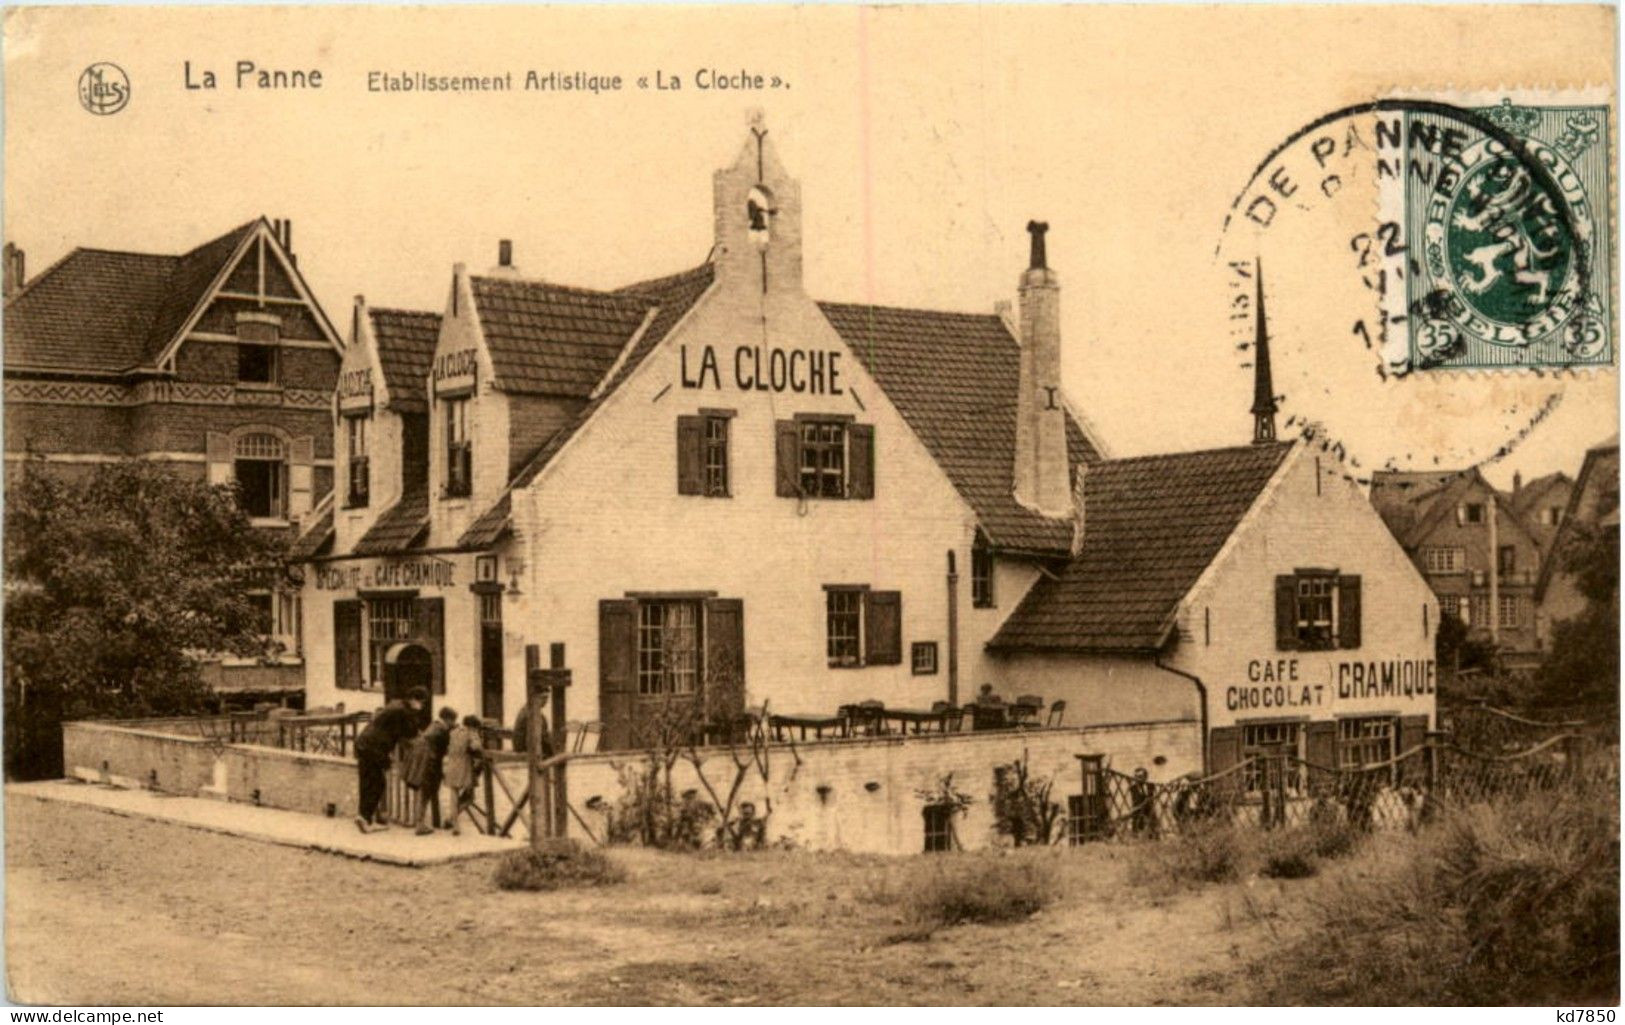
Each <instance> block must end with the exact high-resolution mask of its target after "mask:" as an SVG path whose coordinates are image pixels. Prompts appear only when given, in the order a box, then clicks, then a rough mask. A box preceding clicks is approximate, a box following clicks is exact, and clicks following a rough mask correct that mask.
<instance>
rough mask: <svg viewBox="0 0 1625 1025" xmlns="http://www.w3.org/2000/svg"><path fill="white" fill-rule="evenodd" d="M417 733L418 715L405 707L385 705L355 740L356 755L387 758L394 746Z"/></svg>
mask: <svg viewBox="0 0 1625 1025" xmlns="http://www.w3.org/2000/svg"><path fill="white" fill-rule="evenodd" d="M417 732H418V713H417V712H414V711H413V710H412V709H410V708H408V707H406V706H405V705H385V706H384V707H383V708H381V709H379V710H378V713H377V714H376V715H374V716H373V717H372V720H371V721H370V722H368V723H367V728H366V729H364V730H362V731H361V735H360V736H358V737H356V738H355V750H356V754H357V755H362V754H365V755H368V756H369V757H372V758H388V757H389V753H390V752H391V751H393V750H395V745H397V744H399V743H400V742H401V741H403V740H406V739H407V738H408V737H412V736H415V735H416V734H417Z"/></svg>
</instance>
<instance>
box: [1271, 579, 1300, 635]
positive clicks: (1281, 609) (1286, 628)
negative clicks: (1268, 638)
mask: <svg viewBox="0 0 1625 1025" xmlns="http://www.w3.org/2000/svg"><path fill="white" fill-rule="evenodd" d="M1275 647H1276V650H1278V651H1296V650H1297V649H1298V579H1297V578H1296V577H1294V576H1292V575H1290V574H1288V575H1285V576H1279V577H1276V578H1275Z"/></svg>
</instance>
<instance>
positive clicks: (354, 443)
mask: <svg viewBox="0 0 1625 1025" xmlns="http://www.w3.org/2000/svg"><path fill="white" fill-rule="evenodd" d="M367 419H368V418H367V417H364V416H347V417H345V418H344V437H345V445H346V449H345V450H346V452H347V454H348V455H349V461H350V494H349V501H348V503H347V504H348V505H349V506H350V507H351V508H355V509H359V508H362V507H364V506H365V505H366V504H367V494H368V491H369V490H370V487H369V486H370V484H371V475H370V471H369V470H368V459H367Z"/></svg>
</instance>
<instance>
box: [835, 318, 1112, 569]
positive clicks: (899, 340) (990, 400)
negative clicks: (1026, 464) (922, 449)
mask: <svg viewBox="0 0 1625 1025" xmlns="http://www.w3.org/2000/svg"><path fill="white" fill-rule="evenodd" d="M819 306H820V307H821V308H822V309H823V311H824V316H825V317H827V318H828V319H829V322H830V323H831V324H832V325H833V326H834V327H835V330H836V331H838V332H839V333H840V335H841V337H842V338H844V339H845V340H846V343H847V344H848V345H849V346H851V347H852V350H853V351H854V352H856V353H857V355H858V358H859V359H861V360H862V361H863V364H864V367H865V369H867V370H868V371H869V373H870V374H871V375H872V376H873V377H874V378H875V380H876V381H878V382H879V383H880V387H881V388H882V389H884V390H885V392H886V397H887V398H889V399H891V401H892V403H893V404H895V405H896V406H897V408H898V411H899V412H901V413H902V414H903V419H905V420H907V421H908V424H909V426H910V427H912V428H913V429H914V431H915V433H916V434H918V435H919V436H920V440H921V441H923V442H924V443H925V446H926V448H927V449H929V450H930V452H931V455H932V456H933V457H934V458H935V459H936V461H937V463H938V465H940V466H941V467H942V469H943V470H944V471H945V472H946V473H947V474H948V477H949V479H951V480H952V481H953V483H954V485H955V486H956V487H957V488H958V489H959V492H960V494H961V495H963V496H964V497H965V500H966V501H967V502H969V503H970V505H971V507H972V508H973V509H975V510H976V515H977V518H978V519H979V520H980V522H981V525H982V529H983V530H984V531H985V532H986V533H987V535H988V539H989V540H990V541H991V542H992V544H993V545H994V547H996V548H1005V549H1013V550H1018V551H1029V552H1048V553H1058V552H1065V551H1067V550H1068V547H1069V546H1070V544H1071V542H1072V521H1071V520H1070V519H1051V518H1049V517H1045V516H1040V515H1038V514H1037V513H1035V512H1033V511H1031V510H1029V509H1026V508H1024V507H1023V506H1021V505H1019V504H1017V502H1016V500H1015V498H1014V496H1013V494H1012V491H1013V487H1014V482H1013V476H1014V472H1015V445H1016V396H1017V392H1018V390H1019V385H1020V376H1021V364H1020V348H1019V347H1018V344H1017V342H1016V339H1015V338H1014V337H1012V336H1011V334H1010V331H1009V330H1008V329H1007V328H1006V327H1005V324H1004V320H1003V319H1002V318H1001V317H999V316H997V315H994V314H986V315H983V314H971V313H942V312H937V311H932V310H909V309H897V308H894V307H885V306H859V305H850V304H845V303H820V304H819ZM1067 450H1068V457H1069V462H1070V464H1071V465H1072V466H1076V465H1077V464H1078V463H1079V462H1090V463H1093V462H1095V461H1096V460H1098V459H1099V458H1100V456H1099V453H1097V452H1096V451H1095V450H1094V448H1093V447H1092V446H1091V445H1090V444H1089V442H1088V441H1087V439H1085V437H1084V434H1083V431H1082V430H1081V429H1080V428H1079V426H1078V424H1077V423H1076V422H1075V421H1074V420H1073V419H1072V417H1071V415H1070V414H1068V416H1067ZM1069 479H1070V478H1069Z"/></svg>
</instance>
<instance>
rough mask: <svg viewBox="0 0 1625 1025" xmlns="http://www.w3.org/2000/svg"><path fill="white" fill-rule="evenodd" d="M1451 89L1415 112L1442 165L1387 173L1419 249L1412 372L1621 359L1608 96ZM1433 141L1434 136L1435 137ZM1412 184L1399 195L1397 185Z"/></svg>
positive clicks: (1409, 267) (1409, 243)
mask: <svg viewBox="0 0 1625 1025" xmlns="http://www.w3.org/2000/svg"><path fill="white" fill-rule="evenodd" d="M1484 98H1485V97H1482V96H1474V97H1451V98H1450V99H1451V102H1452V104H1453V105H1454V106H1455V107H1456V108H1458V109H1457V110H1455V111H1449V112H1446V111H1442V110H1441V111H1435V110H1429V109H1407V110H1405V111H1404V112H1403V117H1404V120H1405V124H1404V129H1403V132H1404V137H1405V138H1407V139H1410V140H1412V141H1413V142H1416V143H1418V144H1419V145H1421V146H1423V147H1425V148H1426V149H1427V150H1429V151H1430V152H1431V153H1433V154H1434V155H1435V156H1436V158H1437V159H1436V160H1435V162H1434V165H1435V173H1434V174H1433V175H1432V176H1431V180H1429V176H1426V175H1422V174H1400V175H1395V176H1393V177H1391V178H1389V179H1386V180H1385V182H1384V185H1385V190H1384V191H1385V196H1384V206H1389V205H1391V204H1392V203H1394V202H1395V201H1396V200H1397V202H1398V204H1399V206H1400V209H1399V216H1398V217H1397V218H1395V219H1396V220H1397V221H1398V222H1399V224H1400V225H1401V226H1402V228H1403V240H1404V248H1405V251H1406V252H1407V253H1408V259H1407V260H1406V261H1405V263H1406V267H1405V273H1404V274H1403V279H1404V282H1403V284H1404V287H1403V289H1393V290H1392V292H1391V293H1390V295H1389V297H1388V298H1389V301H1390V303H1391V302H1392V301H1393V300H1395V299H1402V300H1403V302H1404V304H1405V308H1404V310H1403V311H1391V312H1392V313H1394V314H1401V313H1402V314H1403V317H1404V321H1403V322H1404V324H1405V325H1406V334H1405V341H1406V344H1407V346H1408V352H1407V356H1408V357H1409V359H1408V362H1409V364H1410V366H1411V368H1413V369H1415V370H1430V369H1479V368H1485V369H1489V368H1507V367H1518V366H1525V367H1545V368H1565V367H1582V366H1588V365H1602V366H1607V365H1611V364H1612V362H1613V358H1614V320H1613V317H1614V308H1613V295H1612V282H1613V270H1614V269H1613V266H1612V259H1613V256H1612V238H1611V231H1612V221H1611V218H1610V211H1609V209H1608V196H1609V192H1608V173H1609V166H1610V165H1609V153H1610V145H1609V142H1610V136H1609V124H1608V107H1607V106H1606V105H1605V104H1604V103H1600V102H1598V103H1584V102H1561V101H1559V102H1550V101H1546V102H1543V101H1542V98H1541V97H1539V96H1518V95H1502V96H1500V97H1499V99H1498V101H1496V102H1491V103H1484V102H1482V101H1483V99H1484ZM1430 140H1436V141H1430ZM1400 190H1402V195H1399V196H1394V195H1393V193H1395V192H1399V191H1400Z"/></svg>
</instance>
